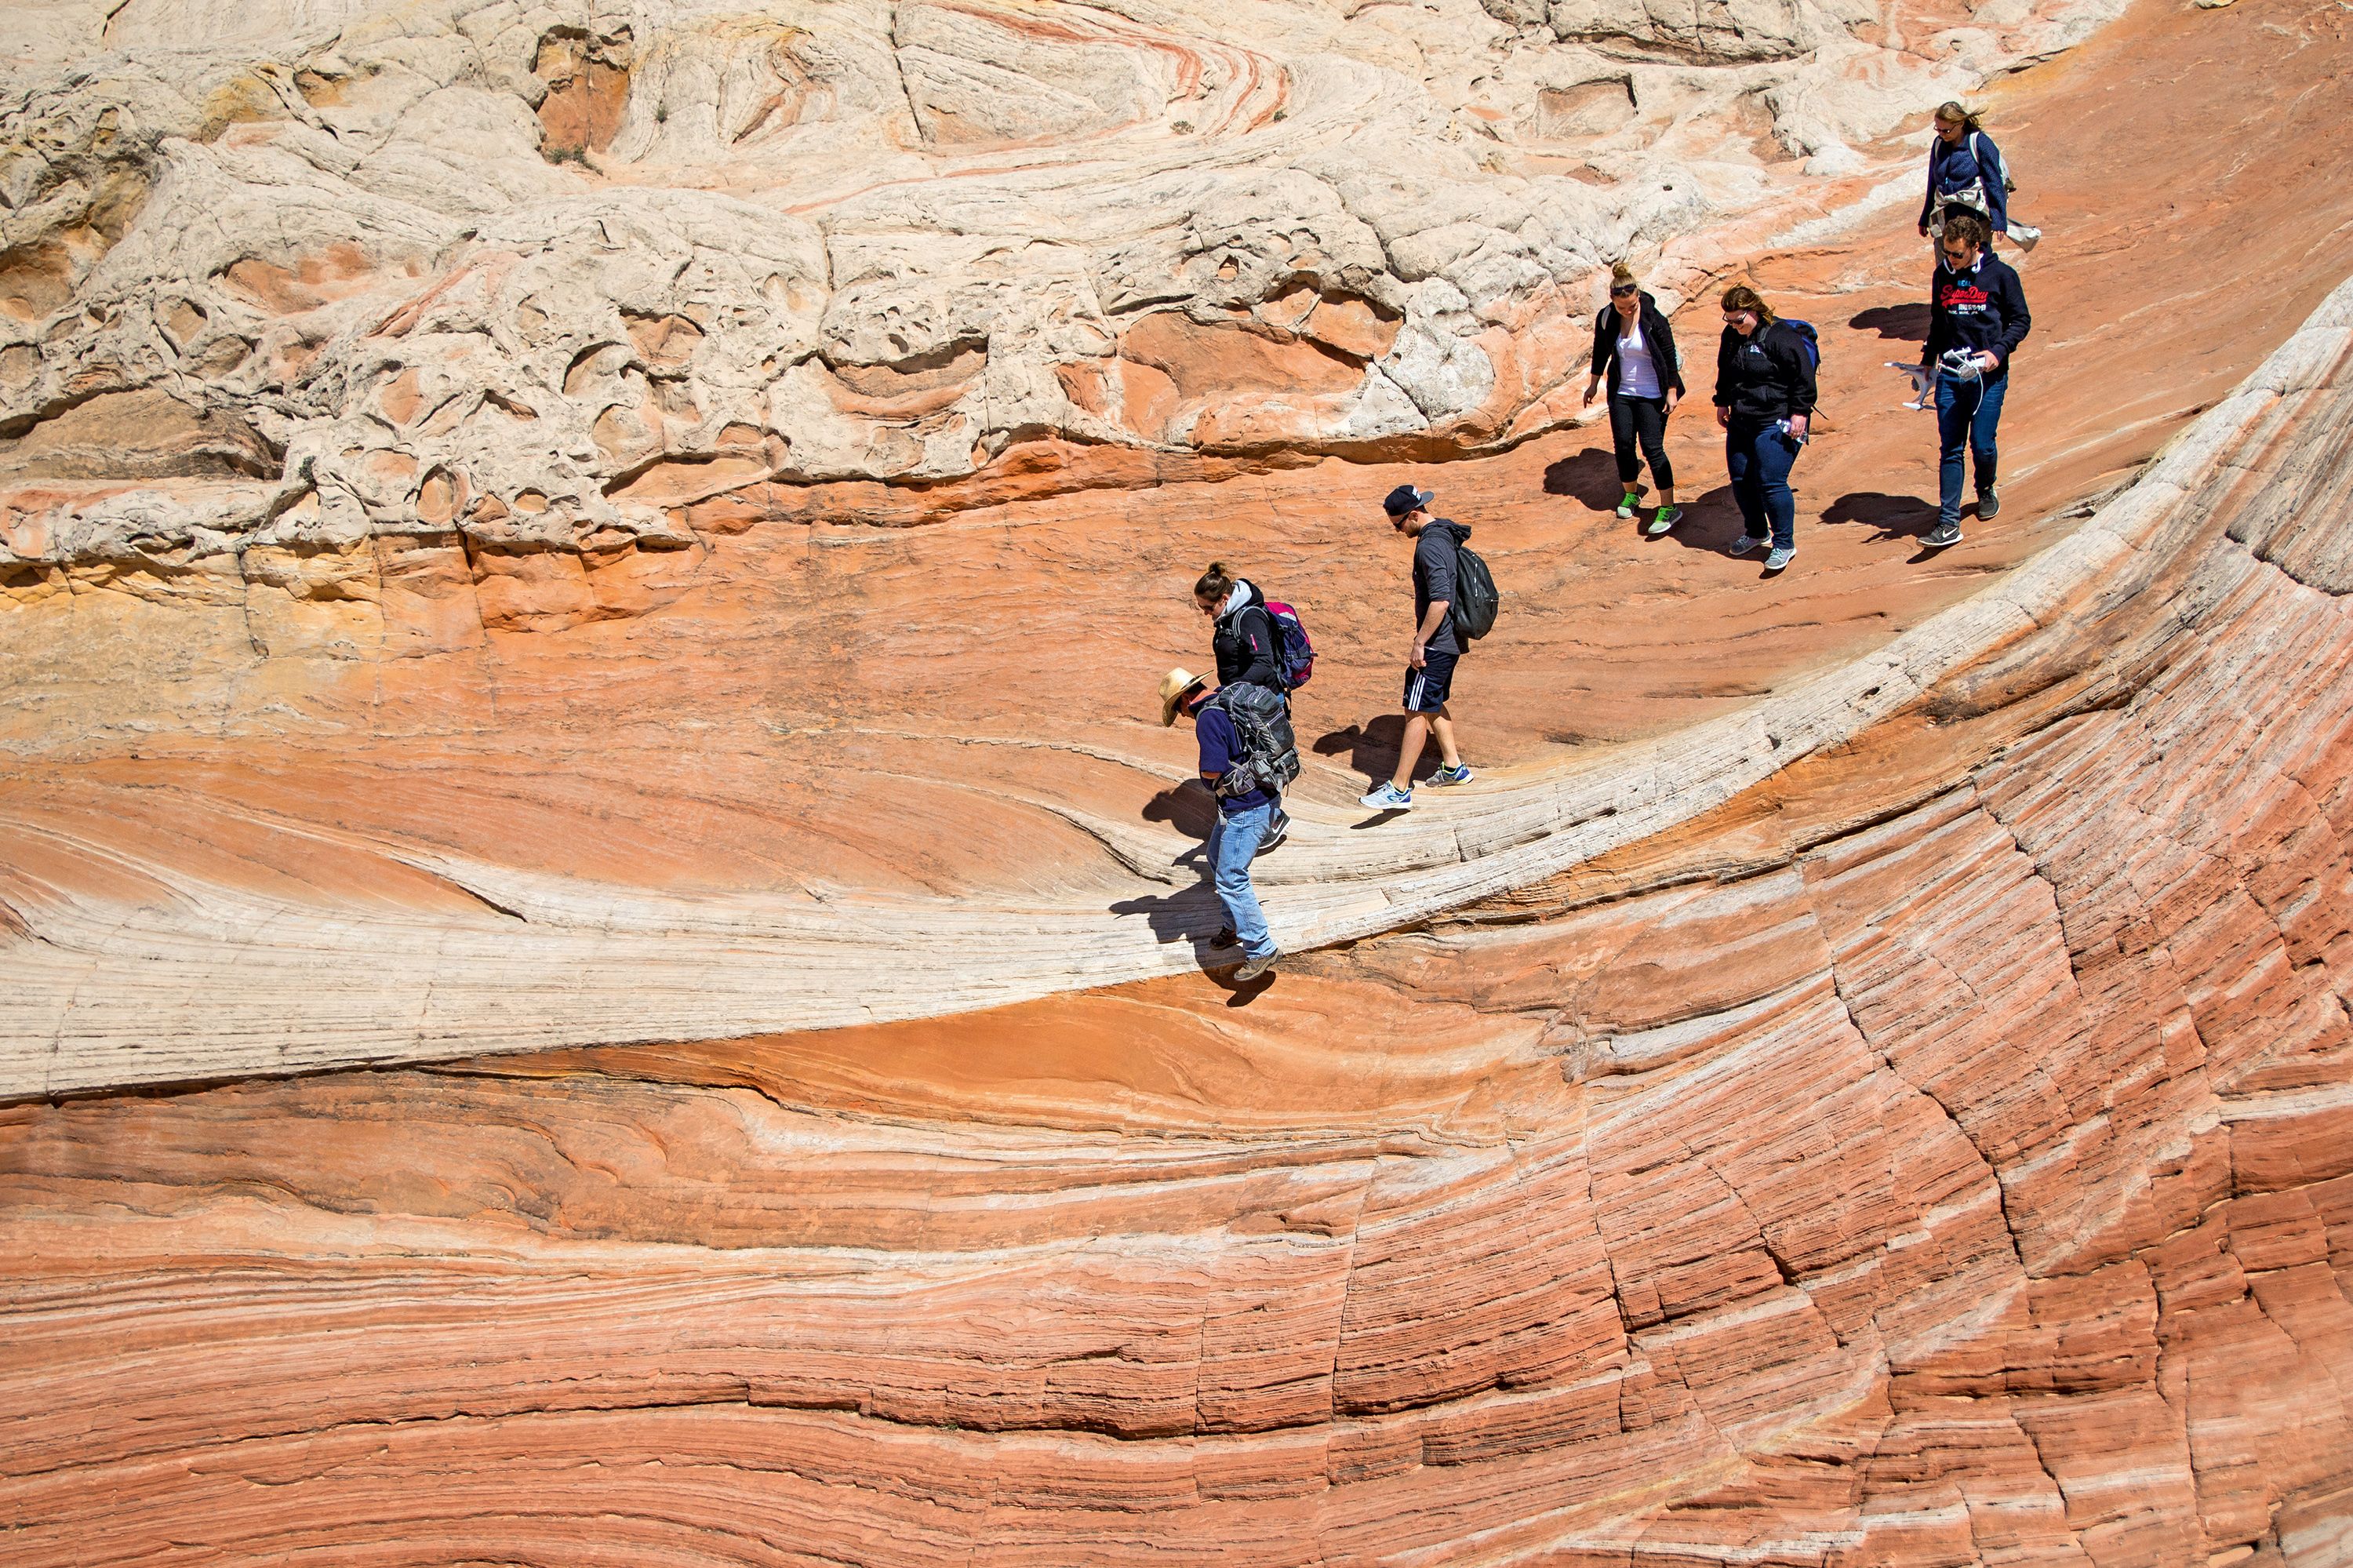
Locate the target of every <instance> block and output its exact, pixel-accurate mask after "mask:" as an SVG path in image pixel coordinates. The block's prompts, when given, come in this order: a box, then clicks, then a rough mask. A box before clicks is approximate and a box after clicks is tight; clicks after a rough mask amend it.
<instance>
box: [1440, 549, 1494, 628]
mask: <svg viewBox="0 0 2353 1568" xmlns="http://www.w3.org/2000/svg"><path fill="white" fill-rule="evenodd" d="M1503 602H1504V599H1503V596H1502V595H1501V594H1499V593H1497V592H1496V591H1495V574H1494V573H1493V572H1491V571H1489V570H1488V569H1487V563H1486V562H1485V561H1482V560H1481V559H1480V558H1479V556H1478V554H1477V553H1476V552H1475V551H1473V550H1472V548H1471V546H1468V545H1463V544H1457V545H1456V546H1454V608H1453V609H1452V610H1451V612H1450V613H1451V615H1452V616H1453V617H1454V630H1457V631H1459V632H1461V633H1462V635H1463V636H1465V637H1468V638H1472V639H1474V640H1475V639H1477V638H1481V637H1484V636H1486V635H1487V633H1489V632H1490V631H1493V630H1494V629H1495V611H1496V610H1498V609H1501V608H1502V607H1503Z"/></svg>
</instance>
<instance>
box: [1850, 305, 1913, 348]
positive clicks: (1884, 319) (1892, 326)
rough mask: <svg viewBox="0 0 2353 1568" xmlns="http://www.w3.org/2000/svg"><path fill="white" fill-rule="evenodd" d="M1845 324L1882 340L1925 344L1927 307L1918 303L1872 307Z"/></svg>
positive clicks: (1856, 314)
mask: <svg viewBox="0 0 2353 1568" xmlns="http://www.w3.org/2000/svg"><path fill="white" fill-rule="evenodd" d="M1846 324H1847V325H1849V326H1851V327H1853V328H1855V329H1856V330H1857V331H1859V332H1875V333H1877V334H1879V335H1880V336H1881V337H1883V338H1894V339H1900V340H1902V341H1904V342H1906V343H1926V342H1927V341H1928V307H1927V306H1926V305H1924V304H1919V303H1912V304H1903V305H1873V306H1872V307H1871V309H1869V310H1867V311H1858V312H1856V313H1855V314H1854V315H1853V316H1852V318H1851V319H1849V321H1848V322H1847V323H1846Z"/></svg>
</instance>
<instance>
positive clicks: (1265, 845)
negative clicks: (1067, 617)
mask: <svg viewBox="0 0 2353 1568" xmlns="http://www.w3.org/2000/svg"><path fill="white" fill-rule="evenodd" d="M1193 606H1194V608H1195V609H1198V610H1199V611H1200V612H1201V613H1202V614H1203V615H1205V616H1208V618H1209V624H1210V631H1209V654H1210V657H1211V658H1213V659H1215V660H1216V661H1217V665H1218V684H1219V686H1230V685H1232V684H1233V683H1236V682H1237V681H1247V682H1249V683H1251V684H1252V685H1258V686H1264V687H1265V688H1266V689H1267V690H1268V691H1270V692H1283V694H1284V701H1285V702H1286V703H1288V702H1289V700H1290V694H1289V693H1288V692H1287V691H1285V690H1284V687H1283V683H1282V647H1281V645H1280V644H1279V643H1277V642H1276V641H1275V633H1274V617H1273V616H1272V615H1271V614H1270V613H1269V612H1268V610H1267V608H1266V595H1265V594H1264V593H1262V592H1261V591H1260V590H1259V589H1258V588H1256V587H1255V586H1253V585H1252V584H1250V583H1249V582H1247V581H1245V580H1243V579H1242V578H1240V577H1235V576H1234V575H1233V574H1232V573H1231V572H1229V571H1228V570H1227V569H1226V564H1225V563H1224V562H1223V561H1211V562H1210V563H1209V569H1208V571H1206V572H1203V573H1202V574H1201V577H1200V580H1199V581H1198V582H1196V583H1195V584H1194V585H1193ZM1290 831H1291V817H1290V815H1289V813H1287V812H1285V811H1284V810H1283V809H1282V800H1281V799H1280V798H1278V799H1277V800H1276V801H1275V805H1274V815H1273V818H1272V820H1271V821H1270V822H1269V824H1268V826H1267V830H1266V836H1265V838H1264V840H1263V842H1261V843H1260V845H1259V853H1261V854H1263V853H1266V852H1267V851H1268V850H1271V849H1272V848H1274V847H1275V846H1276V845H1277V844H1279V843H1281V842H1282V840H1283V836H1284V835H1285V834H1286V833H1288V832H1290Z"/></svg>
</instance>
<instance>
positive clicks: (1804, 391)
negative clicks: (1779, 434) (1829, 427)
mask: <svg viewBox="0 0 2353 1568" xmlns="http://www.w3.org/2000/svg"><path fill="white" fill-rule="evenodd" d="M1773 335H1774V337H1776V338H1777V339H1778V340H1779V341H1778V342H1777V343H1776V344H1774V345H1773V346H1774V354H1775V357H1777V358H1778V359H1779V360H1780V362H1781V366H1782V370H1783V373H1784V374H1785V375H1787V376H1788V382H1789V413H1788V418H1792V419H1794V418H1798V417H1799V415H1801V414H1802V415H1804V416H1806V417H1807V418H1812V417H1813V412H1814V393H1815V388H1814V362H1813V356H1812V355H1810V354H1808V353H1807V352H1806V351H1805V350H1804V349H1802V348H1800V347H1799V346H1798V329H1797V328H1795V327H1789V326H1785V327H1783V328H1782V329H1781V330H1780V331H1779V332H1777V333H1775V334H1773Z"/></svg>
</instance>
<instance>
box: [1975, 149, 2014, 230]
mask: <svg viewBox="0 0 2353 1568" xmlns="http://www.w3.org/2000/svg"><path fill="white" fill-rule="evenodd" d="M1969 155H1970V156H1971V157H1973V158H1975V159H1976V160H1977V162H1978V179H1979V180H1980V181H1982V182H1983V183H1984V185H1985V194H1986V217H1988V218H1989V219H1990V220H1991V222H1992V224H1993V231H1994V232H1995V233H1996V234H2000V232H2001V231H2002V230H2003V229H2005V228H2009V227H2010V193H2009V192H2008V191H2007V190H2004V189H2003V188H2002V180H2001V149H2000V147H1997V146H1995V145H1994V141H1993V138H1992V137H1990V136H1989V135H1987V134H1986V133H1985V132H1982V131H1979V132H1976V133H1975V134H1974V135H1973V136H1972V137H1971V139H1970V143H1969Z"/></svg>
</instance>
